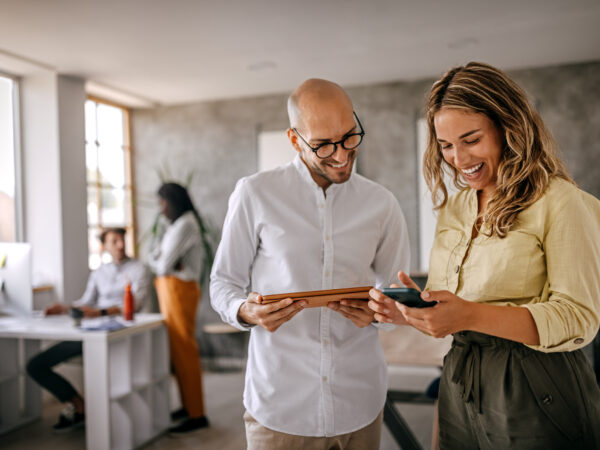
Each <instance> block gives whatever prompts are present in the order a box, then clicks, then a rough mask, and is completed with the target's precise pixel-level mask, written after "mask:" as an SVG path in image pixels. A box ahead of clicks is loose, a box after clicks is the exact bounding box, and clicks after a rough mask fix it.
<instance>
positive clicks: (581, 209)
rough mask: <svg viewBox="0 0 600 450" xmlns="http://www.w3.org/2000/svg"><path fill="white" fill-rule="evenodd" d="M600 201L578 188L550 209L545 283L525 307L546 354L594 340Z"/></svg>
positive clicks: (599, 289)
mask: <svg viewBox="0 0 600 450" xmlns="http://www.w3.org/2000/svg"><path fill="white" fill-rule="evenodd" d="M599 205H600V203H599V202H598V200H596V199H595V198H593V197H592V196H590V195H589V194H586V193H584V192H582V191H579V190H571V191H570V192H569V193H568V194H566V195H564V196H562V197H561V198H560V199H559V201H557V202H556V203H555V204H554V205H553V207H552V208H551V209H550V210H549V211H548V217H547V219H546V233H545V239H544V242H543V246H544V253H545V256H546V267H547V276H548V279H547V282H546V285H545V288H544V291H543V293H542V295H541V297H540V298H537V299H534V301H533V302H532V303H530V304H527V305H524V306H523V307H525V308H527V309H528V310H529V311H530V312H531V315H532V316H533V319H534V321H535V323H536V326H537V330H538V333H539V337H540V344H539V345H537V346H530V347H531V348H533V349H535V350H539V351H542V352H558V351H572V350H576V349H578V348H581V347H583V346H585V345H586V344H588V343H590V342H591V341H592V340H593V339H594V336H595V335H596V333H597V331H598V324H599V323H600V318H599V313H600V226H599V224H600V206H599Z"/></svg>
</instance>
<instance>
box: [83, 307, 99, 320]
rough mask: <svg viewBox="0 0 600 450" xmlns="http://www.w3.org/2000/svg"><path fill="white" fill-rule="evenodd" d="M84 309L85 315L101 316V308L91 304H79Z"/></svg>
mask: <svg viewBox="0 0 600 450" xmlns="http://www.w3.org/2000/svg"><path fill="white" fill-rule="evenodd" d="M77 308H78V309H80V310H81V311H83V317H100V310H99V309H97V308H92V307H91V306H78V307H77Z"/></svg>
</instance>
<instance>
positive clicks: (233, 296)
mask: <svg viewBox="0 0 600 450" xmlns="http://www.w3.org/2000/svg"><path fill="white" fill-rule="evenodd" d="M248 189H249V185H248V183H246V182H245V180H244V179H241V180H240V181H238V183H237V185H236V187H235V189H234V191H233V193H232V194H231V197H230V198H229V208H228V210H227V216H226V217H225V222H224V224H223V234H222V236H221V243H220V244H219V248H218V249H217V253H216V255H215V260H214V263H213V268H212V272H211V277H210V299H211V305H212V307H213V308H214V310H215V311H216V312H217V313H219V315H220V316H221V319H223V321H225V322H227V323H229V324H230V325H233V326H234V327H236V328H238V329H240V330H248V329H249V328H250V326H249V325H246V324H244V323H241V322H240V321H239V320H238V310H239V309H240V306H241V305H242V303H244V301H245V300H246V298H247V296H248V289H249V286H250V271H251V268H252V263H253V261H254V258H255V256H256V250H257V246H258V236H257V233H256V232H255V227H254V220H253V216H252V208H251V195H250V193H249V192H248Z"/></svg>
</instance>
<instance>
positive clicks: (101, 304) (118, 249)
mask: <svg viewBox="0 0 600 450" xmlns="http://www.w3.org/2000/svg"><path fill="white" fill-rule="evenodd" d="M99 239H100V242H101V244H102V249H103V250H104V251H107V252H108V253H109V254H110V256H111V257H112V262H110V263H107V264H103V265H101V266H100V267H99V268H98V269H96V270H95V271H93V272H92V273H91V274H90V276H89V279H88V283H87V287H86V289H85V292H84V294H83V296H82V297H81V298H80V299H79V300H77V301H75V302H73V303H72V304H71V305H66V304H63V303H56V304H54V305H51V306H49V307H48V308H46V311H45V312H46V314H47V315H53V314H65V313H67V312H68V311H69V309H70V308H71V307H76V308H78V309H81V310H82V311H83V315H84V317H100V316H107V315H113V314H120V312H121V305H122V304H123V293H124V290H125V286H126V285H127V284H128V283H131V291H132V293H133V296H134V301H135V309H136V310H139V309H140V308H141V306H142V304H143V302H144V300H145V298H146V297H147V295H148V288H149V281H150V280H149V276H148V272H147V270H146V268H145V267H144V265H143V264H142V263H141V262H139V261H137V260H135V259H131V258H129V257H128V256H127V254H126V253H125V229H123V228H107V229H105V230H103V231H102V233H101V234H100V236H99ZM81 354H82V343H81V341H64V342H60V343H58V344H56V345H54V346H52V347H50V348H48V349H46V350H44V351H42V352H40V353H39V354H37V355H36V356H34V357H33V358H31V359H30V360H29V362H28V363H27V373H28V374H29V376H31V378H33V379H34V380H35V381H36V382H37V383H38V384H40V385H41V386H42V387H43V388H45V389H46V390H48V391H49V392H50V393H51V394H53V395H54V396H55V397H56V398H58V400H60V401H61V402H62V403H67V406H66V408H65V410H64V411H63V412H62V413H61V414H60V416H59V419H58V422H57V423H56V424H55V425H54V430H55V431H56V432H62V431H67V430H71V429H73V428H77V427H79V426H83V424H84V421H85V419H84V401H83V398H82V397H81V395H79V393H78V392H77V391H76V390H75V388H74V387H73V386H72V385H71V384H70V383H69V382H68V381H67V380H65V379H64V378H63V377H61V376H60V375H58V374H57V373H56V372H54V371H53V370H52V368H53V367H54V366H56V365H57V364H59V363H62V362H64V361H66V360H68V359H71V358H73V357H75V356H80V355H81Z"/></svg>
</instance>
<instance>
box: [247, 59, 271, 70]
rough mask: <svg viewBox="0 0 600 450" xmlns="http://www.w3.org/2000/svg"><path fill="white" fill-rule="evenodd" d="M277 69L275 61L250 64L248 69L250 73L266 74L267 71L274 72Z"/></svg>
mask: <svg viewBox="0 0 600 450" xmlns="http://www.w3.org/2000/svg"><path fill="white" fill-rule="evenodd" d="M276 67H277V64H275V63H274V62H273V61H258V62H255V63H252V64H249V65H248V67H246V69H248V70H249V71H250V72H264V71H266V70H273V69H275V68H276Z"/></svg>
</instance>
